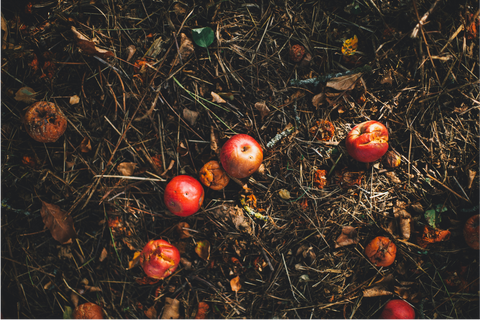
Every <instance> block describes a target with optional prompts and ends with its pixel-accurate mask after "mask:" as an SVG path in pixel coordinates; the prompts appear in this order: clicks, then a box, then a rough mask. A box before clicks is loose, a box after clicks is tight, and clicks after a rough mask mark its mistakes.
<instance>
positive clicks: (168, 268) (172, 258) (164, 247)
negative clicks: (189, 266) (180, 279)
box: [139, 240, 180, 279]
mask: <svg viewBox="0 0 480 320" xmlns="http://www.w3.org/2000/svg"><path fill="white" fill-rule="evenodd" d="M139 259H140V265H141V266H142V268H143V271H145V273H146V274H147V276H148V277H150V278H153V279H165V278H166V277H168V276H169V275H171V274H172V273H173V272H174V271H175V269H177V267H178V263H179V262H180V252H178V249H177V248H175V247H174V246H173V245H171V244H170V243H168V242H167V241H165V240H150V241H149V242H148V243H147V244H146V245H145V247H144V248H143V250H142V252H141V253H140V257H139Z"/></svg>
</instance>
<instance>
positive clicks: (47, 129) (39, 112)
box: [22, 101, 67, 143]
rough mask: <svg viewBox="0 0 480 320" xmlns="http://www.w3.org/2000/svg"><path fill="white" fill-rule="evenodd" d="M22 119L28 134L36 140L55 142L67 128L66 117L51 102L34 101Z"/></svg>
mask: <svg viewBox="0 0 480 320" xmlns="http://www.w3.org/2000/svg"><path fill="white" fill-rule="evenodd" d="M22 121H23V123H24V125H25V130H26V131H27V133H28V135H29V136H30V137H32V138H33V139H35V140H36V141H38V142H44V143H46V142H55V141H57V140H58V138H60V137H61V136H62V135H63V133H64V132H65V130H66V129H67V118H66V117H65V115H64V114H63V112H62V110H61V109H60V108H59V107H58V106H57V105H56V104H55V103H53V102H47V101H38V102H35V103H34V104H32V105H31V106H30V107H29V108H28V110H27V112H26V113H25V115H24V116H23V119H22Z"/></svg>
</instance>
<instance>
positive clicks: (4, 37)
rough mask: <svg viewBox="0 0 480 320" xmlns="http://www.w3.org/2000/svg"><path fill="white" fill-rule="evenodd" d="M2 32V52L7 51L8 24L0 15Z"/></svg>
mask: <svg viewBox="0 0 480 320" xmlns="http://www.w3.org/2000/svg"><path fill="white" fill-rule="evenodd" d="M2 31H3V35H2V50H4V49H7V38H8V24H7V20H5V19H4V18H3V14H2Z"/></svg>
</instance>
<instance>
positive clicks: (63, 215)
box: [40, 201, 77, 244]
mask: <svg viewBox="0 0 480 320" xmlns="http://www.w3.org/2000/svg"><path fill="white" fill-rule="evenodd" d="M40 214H41V216H42V220H43V223H44V224H45V227H46V228H48V229H49V230H50V233H51V234H52V237H53V238H54V239H55V240H57V241H58V242H60V243H61V244H68V243H71V242H72V238H75V237H76V236H77V232H76V231H75V227H74V226H73V218H72V216H71V215H67V212H66V211H63V210H62V209H61V208H60V207H59V206H57V205H55V204H50V203H47V202H45V201H42V208H41V209H40Z"/></svg>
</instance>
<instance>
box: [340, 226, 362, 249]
mask: <svg viewBox="0 0 480 320" xmlns="http://www.w3.org/2000/svg"><path fill="white" fill-rule="evenodd" d="M356 243H358V234H357V230H356V229H355V228H354V227H352V226H345V227H343V228H342V233H341V234H340V235H339V236H338V238H337V240H336V241H335V248H340V247H345V246H348V245H351V244H356Z"/></svg>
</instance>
